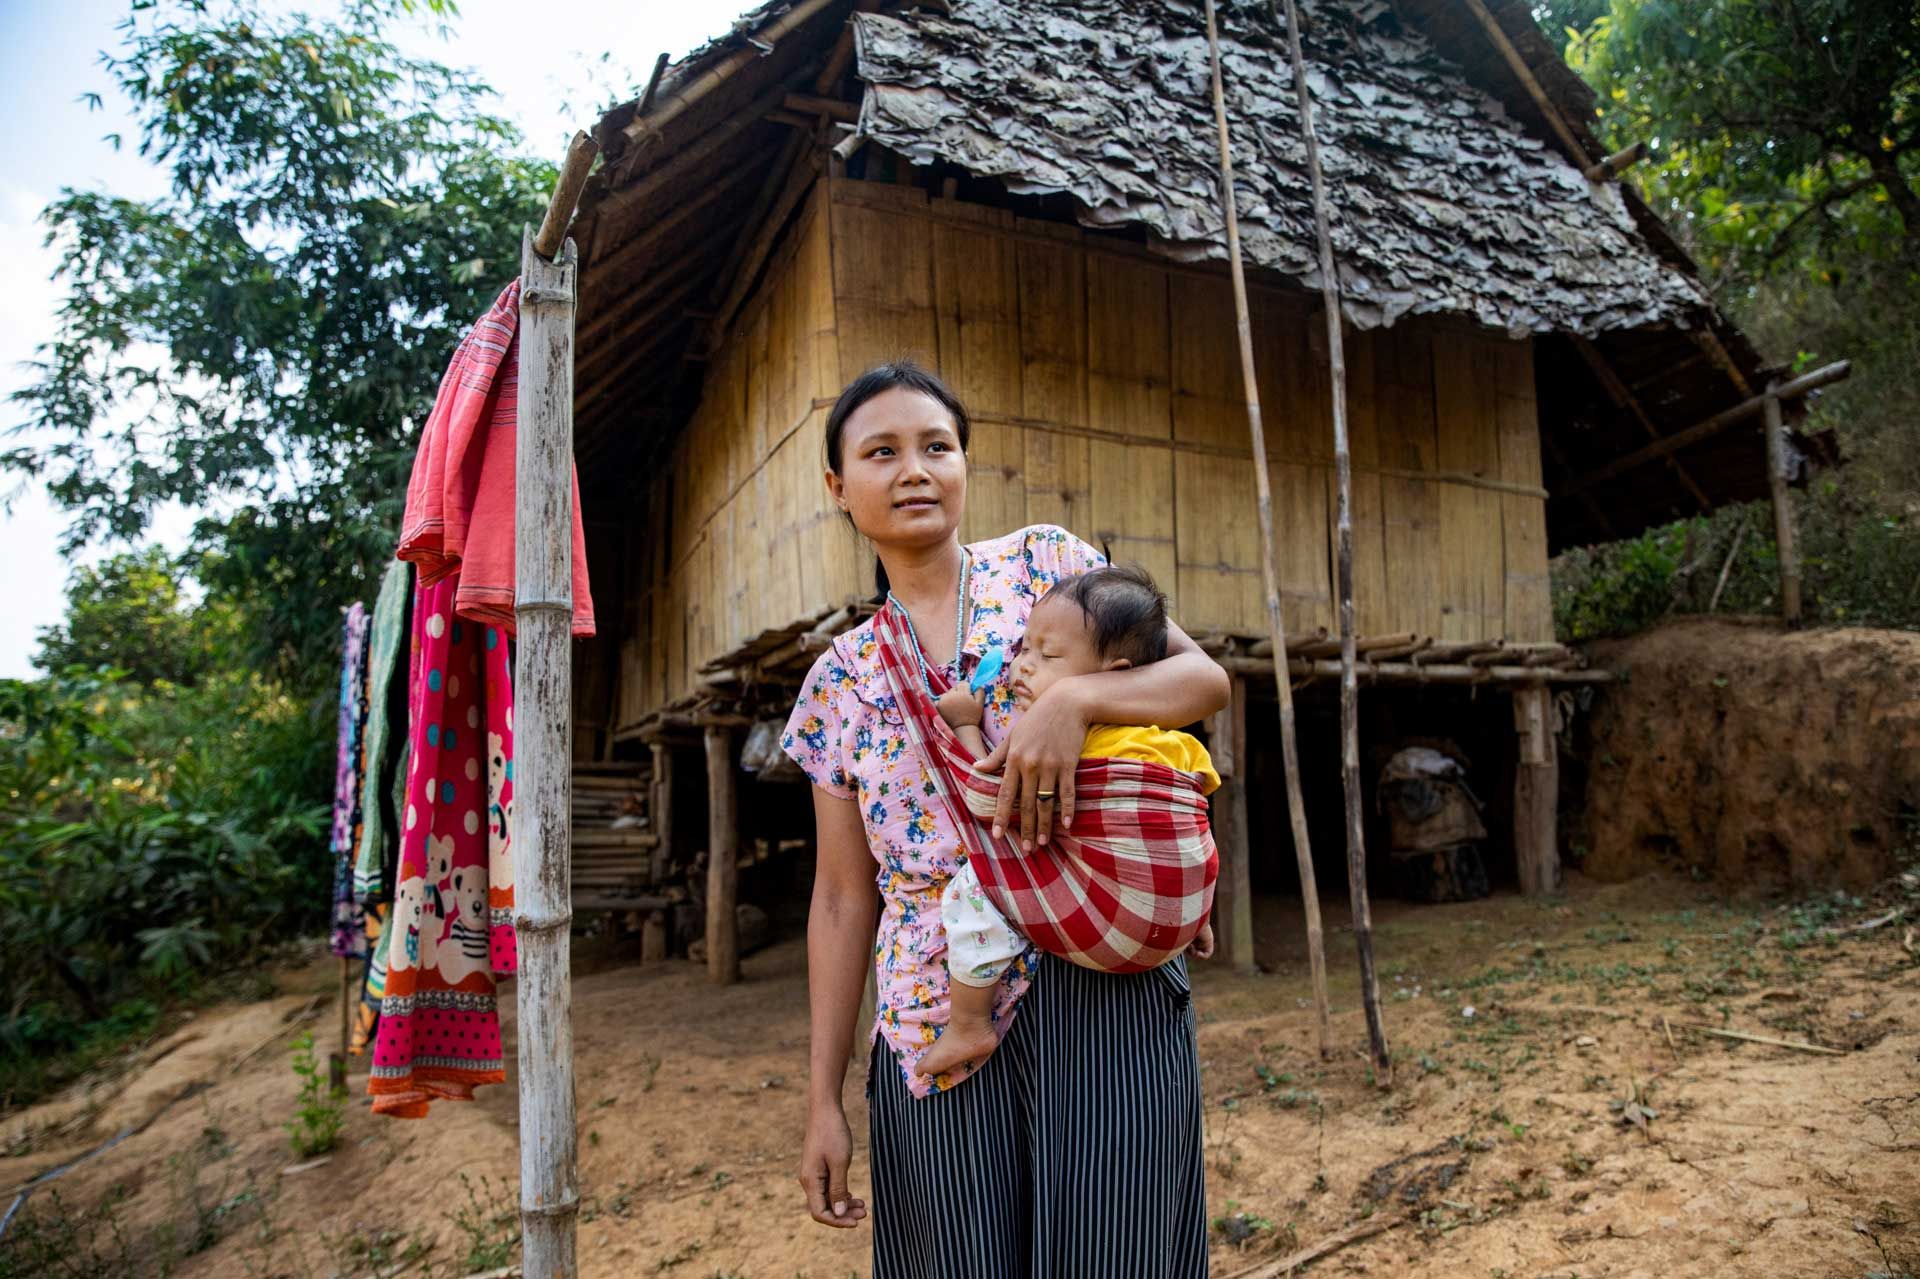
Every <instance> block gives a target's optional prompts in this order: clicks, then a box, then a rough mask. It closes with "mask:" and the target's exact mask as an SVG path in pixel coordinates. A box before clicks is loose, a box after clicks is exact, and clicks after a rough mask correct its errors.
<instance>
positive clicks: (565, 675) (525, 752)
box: [513, 133, 599, 1279]
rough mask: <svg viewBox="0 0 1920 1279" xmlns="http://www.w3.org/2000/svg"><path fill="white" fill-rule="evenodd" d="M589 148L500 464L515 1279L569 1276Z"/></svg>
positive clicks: (533, 307) (529, 320)
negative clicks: (511, 805)
mask: <svg viewBox="0 0 1920 1279" xmlns="http://www.w3.org/2000/svg"><path fill="white" fill-rule="evenodd" d="M598 151H599V147H598V146H596V145H595V144H594V142H593V140H592V139H590V138H589V137H588V136H587V135H586V134H585V133H576V134H574V136H573V143H572V145H571V146H569V147H568V148H567V158H566V162H565V163H564V164H563V165H562V166H561V169H560V179H559V181H558V182H557V183H556V184H555V186H554V192H553V198H552V200H551V201H549V203H548V205H547V214H546V217H545V218H544V219H543V220H542V221H541V224H540V229H539V230H538V231H534V230H531V229H529V230H528V231H527V232H526V233H525V238H524V240H523V243H522V246H521V250H520V401H519V419H518V423H517V435H516V448H515V458H514V564H515V566H516V570H517V574H518V579H519V580H518V589H517V592H516V594H515V598H514V605H513V612H514V622H515V628H516V634H517V636H518V640H517V644H516V650H515V654H516V655H515V666H516V669H515V671H514V683H515V685H516V686H517V687H518V690H519V699H518V703H517V705H516V708H515V715H516V722H515V724H514V730H515V747H516V749H517V758H516V759H515V761H514V774H515V776H514V781H515V800H516V803H515V813H514V831H513V834H514V844H515V860H516V862H517V873H516V874H515V876H514V901H515V911H514V920H513V923H514V929H515V931H516V933H517V934H518V942H519V957H520V958H519V963H520V974H519V982H518V986H517V990H518V1008H519V1055H518V1064H519V1072H520V1235H521V1240H522V1273H523V1274H525V1276H526V1279H574V1275H575V1273H576V1271H575V1265H574V1232H575V1225H576V1219H577V1217H578V1215H579V1209H580V1193H579V1186H578V1182H577V1176H576V1163H577V1151H576V1149H575V1143H576V1140H577V1138H576V1134H575V1127H574V1122H575V1121H574V1099H573V987H572V972H571V961H570V958H569V954H568V947H569V945H570V943H571V940H572V932H573V927H572V925H573V875H572V864H571V863H572V848H571V844H572V831H571V820H572V818H571V808H572V798H573V745H572V743H573V668H572V641H573V485H572V474H573V469H572V463H573V308H574V299H575V296H576V293H575V285H576V267H577V260H576V256H575V252H574V246H573V241H572V240H569V239H567V238H566V233H567V227H568V224H569V223H571V222H572V221H573V209H574V205H575V203H576V202H577V201H578V200H579V198H580V189H581V187H582V186H583V185H584V184H585V183H586V180H587V171H588V170H589V169H591V168H592V167H593V158H594V156H595V155H596V154H597V153H598Z"/></svg>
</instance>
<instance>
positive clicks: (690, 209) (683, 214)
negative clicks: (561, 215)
mask: <svg viewBox="0 0 1920 1279" xmlns="http://www.w3.org/2000/svg"><path fill="white" fill-rule="evenodd" d="M745 176H747V175H746V173H745V171H744V170H743V171H740V172H737V173H731V174H727V175H726V176H724V177H723V178H722V179H721V180H720V181H718V182H713V183H708V184H706V185H703V186H702V187H701V188H700V189H698V190H697V191H694V192H693V193H692V194H690V195H689V196H688V197H687V198H686V199H685V200H682V201H680V202H678V203H677V204H675V205H674V206H673V208H671V209H669V210H667V211H666V212H665V213H663V214H661V215H660V217H658V218H657V219H655V220H654V221H653V222H650V223H648V225H647V229H646V230H644V231H642V232H640V233H639V234H638V235H636V236H633V237H632V238H630V239H628V240H627V241H626V242H625V243H623V244H621V245H620V246H619V247H618V248H615V249H612V250H610V251H609V252H608V253H607V254H606V255H605V256H604V257H600V258H598V259H596V260H595V261H594V262H593V263H592V268H593V278H594V281H595V283H594V287H593V289H592V291H591V292H589V293H588V295H587V297H588V299H589V302H590V303H594V302H598V300H599V298H600V295H601V294H602V293H604V292H605V291H606V290H608V289H619V290H620V291H621V293H622V294H623V297H622V301H625V300H626V298H625V296H624V295H625V294H626V293H627V292H628V291H629V290H630V289H631V287H632V286H631V285H630V284H629V283H627V281H626V280H625V279H624V277H625V275H626V273H627V272H628V271H629V270H631V269H632V268H633V267H635V266H637V265H641V264H642V263H644V262H645V260H646V258H647V256H648V255H649V254H651V253H652V252H653V251H654V250H655V249H657V248H659V247H660V245H662V244H663V243H665V242H666V241H667V239H668V237H670V236H672V235H673V234H674V233H675V232H677V231H678V230H679V229H680V228H681V227H682V226H684V225H685V224H686V223H688V222H690V221H693V220H694V219H697V218H701V217H703V216H704V215H705V214H706V213H707V210H708V209H710V208H711V207H712V206H713V205H715V204H717V203H719V202H721V201H723V200H727V199H730V198H732V197H733V196H734V195H735V194H736V193H737V192H738V190H739V189H740V187H742V186H743V185H744V183H743V182H742V181H741V179H742V178H743V177H745ZM595 309H597V310H598V309H600V308H598V307H596V308H595ZM606 313H608V312H606V311H602V314H606ZM596 322H597V318H596Z"/></svg>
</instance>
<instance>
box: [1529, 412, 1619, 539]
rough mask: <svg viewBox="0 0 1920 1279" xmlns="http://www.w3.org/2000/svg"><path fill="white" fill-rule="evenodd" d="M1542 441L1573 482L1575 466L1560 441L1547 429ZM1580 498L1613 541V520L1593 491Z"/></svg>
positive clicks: (1555, 464) (1559, 468)
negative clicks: (1568, 462) (1571, 464)
mask: <svg viewBox="0 0 1920 1279" xmlns="http://www.w3.org/2000/svg"><path fill="white" fill-rule="evenodd" d="M1540 442H1541V443H1542V444H1544V445H1545V446H1546V449H1547V456H1548V457H1550V458H1552V459H1553V464H1554V466H1555V467H1556V468H1557V469H1558V470H1559V472H1560V474H1562V475H1565V476H1567V477H1569V483H1571V481H1572V476H1573V468H1572V467H1571V466H1569V465H1567V455H1566V453H1565V451H1563V450H1562V449H1561V447H1560V442H1559V441H1558V440H1556V439H1554V438H1553V436H1552V435H1551V434H1549V433H1548V432H1546V431H1542V432H1540ZM1565 491H1566V490H1565V489H1562V490H1561V492H1562V493H1565ZM1579 498H1580V505H1582V506H1584V507H1586V508H1587V514H1588V515H1589V516H1591V517H1592V518H1593V522H1594V525H1595V526H1596V527H1598V528H1599V530H1600V531H1601V532H1602V533H1604V534H1606V536H1607V538H1608V540H1609V541H1611V540H1612V539H1613V538H1614V536H1615V534H1614V531H1613V521H1612V520H1611V519H1608V518H1607V512H1606V509H1605V508H1604V507H1602V506H1601V505H1600V503H1598V502H1596V501H1595V500H1594V498H1593V494H1591V493H1582V494H1579Z"/></svg>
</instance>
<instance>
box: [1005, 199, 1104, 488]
mask: <svg viewBox="0 0 1920 1279" xmlns="http://www.w3.org/2000/svg"><path fill="white" fill-rule="evenodd" d="M1017 225H1018V227H1019V229H1021V230H1026V231H1031V230H1033V229H1034V228H1036V227H1045V228H1047V231H1048V233H1049V234H1057V233H1058V232H1059V231H1061V230H1063V228H1059V227H1057V226H1056V225H1055V224H1053V223H1033V222H1028V221H1026V220H1024V219H1023V220H1022V221H1021V222H1020V223H1018V224H1017ZM1015 259H1016V262H1017V263H1018V270H1019V285H1018V288H1019V303H1020V357H1021V368H1020V404H1021V408H1020V413H1021V416H1023V417H1029V418H1035V419H1038V420H1039V421H1042V422H1058V423H1060V424H1062V425H1064V426H1085V425H1087V258H1086V251H1085V249H1084V248H1082V247H1081V244H1080V237H1079V232H1078V231H1074V232H1072V233H1071V237H1070V238H1069V237H1067V236H1061V237H1060V238H1057V239H1048V240H1029V239H1022V240H1019V241H1016V254H1015ZM1030 447H1031V442H1030ZM1043 451H1044V450H1043ZM1027 488H1028V504H1029V506H1031V505H1032V491H1033V488H1034V483H1033V479H1032V477H1031V476H1029V477H1028V481H1027Z"/></svg>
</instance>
